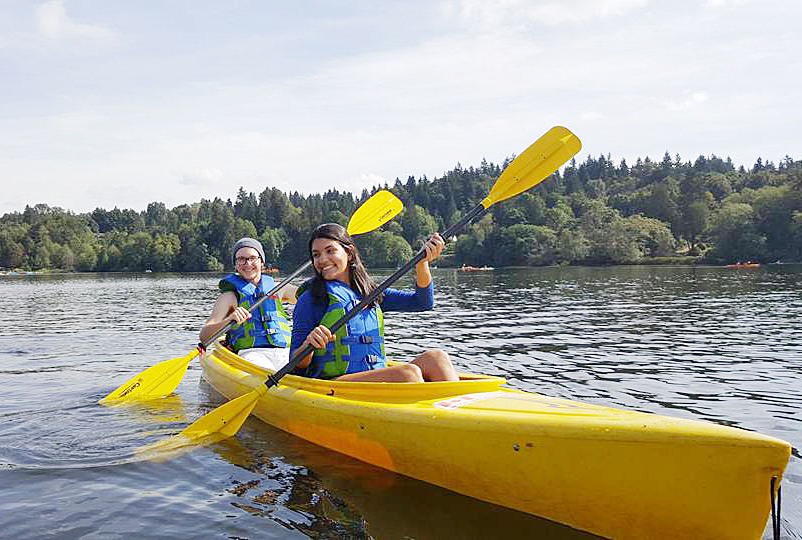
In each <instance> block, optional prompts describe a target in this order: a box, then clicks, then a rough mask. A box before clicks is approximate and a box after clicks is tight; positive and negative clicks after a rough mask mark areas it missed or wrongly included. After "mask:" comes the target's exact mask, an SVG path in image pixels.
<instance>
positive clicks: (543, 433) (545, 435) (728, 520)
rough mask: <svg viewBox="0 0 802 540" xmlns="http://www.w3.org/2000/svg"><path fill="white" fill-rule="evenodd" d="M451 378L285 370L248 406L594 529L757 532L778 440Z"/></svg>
mask: <svg viewBox="0 0 802 540" xmlns="http://www.w3.org/2000/svg"><path fill="white" fill-rule="evenodd" d="M201 363H202V365H203V377H204V378H205V379H206V380H207V381H208V382H209V384H211V385H212V387H213V388H215V390H217V391H218V392H220V393H221V394H222V395H224V396H225V397H227V398H228V399H232V398H235V397H237V396H240V395H243V394H245V393H247V392H250V391H251V390H253V389H254V388H255V387H256V386H257V385H259V384H262V382H263V381H264V379H265V376H266V375H267V374H268V372H267V371H265V370H263V369H262V368H259V367H257V366H255V365H253V364H250V363H248V362H246V361H245V360H243V359H242V358H240V357H239V356H237V355H236V354H234V353H232V352H231V351H228V350H227V349H224V348H221V347H217V348H215V349H213V350H212V351H210V352H207V353H206V354H204V356H203V357H202V359H201ZM460 376H461V380H460V381H458V382H436V383H420V384H416V383H364V382H362V383H356V382H337V381H324V380H318V379H308V378H304V377H297V376H293V375H287V376H285V377H284V378H283V379H281V383H280V384H279V385H278V386H277V387H275V388H271V389H270V390H269V391H268V392H267V393H266V394H265V395H264V396H262V397H261V398H260V400H259V402H258V404H257V405H256V408H255V409H254V414H255V415H256V416H257V417H258V418H260V419H261V420H263V421H264V422H267V423H268V424H271V425H273V426H275V427H277V428H279V429H282V430H284V431H287V432H289V433H292V434H293V435H297V436H298V437H301V438H303V439H306V440H308V441H311V442H313V443H316V444H319V445H321V446H324V447H326V448H330V449H332V450H335V451H337V452H341V453H343V454H347V455H349V456H351V457H354V458H356V459H360V460H362V461H365V462H367V463H371V464H373V465H376V466H378V467H383V468H385V469H388V470H391V471H395V472H397V473H400V474H404V475H407V476H411V477H413V478H417V479H419V480H423V481H425V482H429V483H432V484H436V485H438V486H442V487H444V488H446V489H450V490H453V491H456V492H458V493H462V494H464V495H468V496H470V497H475V498H477V499H481V500H484V501H488V502H491V503H495V504H499V505H502V506H505V507H509V508H514V509H516V510H520V511H522V512H528V513H530V514H534V515H536V516H540V517H544V518H547V519H550V520H553V521H557V522H560V523H564V524H566V525H570V526H572V527H575V528H577V529H581V530H584V531H588V532H591V533H594V534H597V535H601V536H605V537H610V538H622V539H627V538H633V539H648V538H694V539H697V540H700V539H705V538H709V539H716V540H722V539H730V538H732V539H736V538H737V539H758V538H760V537H761V535H762V533H763V529H764V527H765V524H766V521H767V520H768V517H769V513H770V508H771V503H770V501H771V494H770V485H771V479H772V477H776V479H777V480H776V484H777V485H779V481H780V480H781V478H782V474H783V472H784V470H785V466H786V465H787V463H788V460H789V457H790V453H791V447H790V445H789V444H788V443H787V442H785V441H782V440H780V439H775V438H773V437H769V436H766V435H761V434H759V433H754V432H751V431H745V430H742V429H737V428H732V427H726V426H721V425H718V424H713V423H709V422H703V421H698V420H685V419H680V418H670V417H667V416H659V415H656V414H648V413H639V412H633V411H626V410H620V409H613V408H609V407H602V406H598V405H591V404H586V403H580V402H576V401H571V400H567V399H559V398H553V397H548V396H544V395H540V394H533V393H528V392H523V391H520V390H512V389H509V388H504V387H503V386H502V385H503V384H504V382H505V380H504V379H503V378H500V377H488V376H482V375H473V374H467V373H461V374H460Z"/></svg>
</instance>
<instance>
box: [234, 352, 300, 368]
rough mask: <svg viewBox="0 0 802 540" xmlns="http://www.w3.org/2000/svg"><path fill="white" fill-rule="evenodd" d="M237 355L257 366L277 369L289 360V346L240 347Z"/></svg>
mask: <svg viewBox="0 0 802 540" xmlns="http://www.w3.org/2000/svg"><path fill="white" fill-rule="evenodd" d="M237 354H238V355H239V356H241V357H242V358H244V359H245V360H247V361H248V362H250V363H251V364H256V365H257V366H259V367H262V368H265V369H270V370H272V371H278V370H279V369H281V368H282V367H284V365H285V364H286V363H287V362H289V361H290V348H289V347H256V348H253V349H241V350H240V351H239V352H238V353H237Z"/></svg>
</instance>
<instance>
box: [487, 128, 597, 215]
mask: <svg viewBox="0 0 802 540" xmlns="http://www.w3.org/2000/svg"><path fill="white" fill-rule="evenodd" d="M581 148H582V142H581V141H580V140H579V138H578V137H577V136H576V135H574V134H573V133H571V131H569V130H568V129H567V128H564V127H562V126H555V127H553V128H551V129H550V130H548V131H547V132H546V133H545V134H543V136H542V137H540V138H539V139H538V140H536V141H535V142H533V143H532V144H531V145H530V146H529V148H527V149H526V150H524V151H523V152H522V153H521V155H519V156H518V157H516V158H515V159H514V160H513V161H512V163H510V164H509V165H507V168H506V169H504V172H502V173H501V176H499V178H498V180H496V183H495V184H494V185H493V188H492V189H491V190H490V193H489V194H488V195H487V197H485V200H483V201H482V206H484V207H485V208H490V206H492V205H494V204H495V203H497V202H499V201H503V200H505V199H509V198H510V197H514V196H515V195H518V194H519V193H521V192H523V191H526V190H527V189H529V188H531V187H533V186H536V185H537V184H539V183H540V182H542V181H543V180H545V179H546V178H547V177H548V176H549V175H550V174H551V173H553V172H554V171H556V170H557V169H559V168H560V167H561V166H562V165H563V164H564V163H565V162H566V161H568V160H569V159H571V158H572V157H574V156H575V155H576V154H577V152H579V150H580V149H581Z"/></svg>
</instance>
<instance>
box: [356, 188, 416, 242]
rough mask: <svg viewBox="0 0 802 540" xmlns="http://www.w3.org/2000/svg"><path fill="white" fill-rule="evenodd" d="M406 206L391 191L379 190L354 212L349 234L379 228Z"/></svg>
mask: <svg viewBox="0 0 802 540" xmlns="http://www.w3.org/2000/svg"><path fill="white" fill-rule="evenodd" d="M403 208H404V205H403V203H402V202H401V200H400V199H399V198H398V197H396V196H395V195H393V194H392V193H390V192H389V191H384V190H382V191H377V192H376V193H374V194H373V196H372V197H371V198H370V199H368V200H367V201H365V202H364V203H363V204H362V206H360V207H359V209H357V211H356V212H354V215H353V216H351V219H350V221H348V234H349V235H351V236H355V235H357V234H364V233H367V232H370V231H373V230H376V229H378V228H379V227H381V226H382V225H384V224H385V223H387V222H388V221H390V220H391V219H393V218H394V217H395V216H396V215H398V213H399V212H400V211H401V210H402V209H403Z"/></svg>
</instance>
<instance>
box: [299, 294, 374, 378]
mask: <svg viewBox="0 0 802 540" xmlns="http://www.w3.org/2000/svg"><path fill="white" fill-rule="evenodd" d="M326 290H327V293H328V300H329V305H328V307H327V308H326V311H325V312H324V313H323V319H322V320H321V321H320V324H323V325H324V326H327V327H329V328H331V327H332V326H333V325H334V323H335V322H337V321H338V320H339V319H340V318H341V317H342V316H343V315H345V314H346V313H347V312H348V311H350V310H351V308H353V307H354V306H356V305H357V304H359V302H361V301H362V299H361V298H360V297H359V296H357V295H356V293H355V292H354V291H353V290H351V288H350V287H349V286H347V285H345V284H344V283H342V282H340V281H327V282H326ZM334 335H335V339H334V341H333V342H330V343H328V344H327V345H326V348H325V349H317V350H315V353H314V354H313V355H312V360H311V361H310V362H309V366H307V368H306V372H305V373H304V375H305V376H307V377H315V378H318V379H333V378H335V377H339V376H340V375H345V374H347V373H359V372H362V371H369V370H371V369H378V368H383V367H385V366H386V365H387V363H386V361H385V357H384V314H383V313H382V310H381V308H380V307H378V306H372V307H369V308H365V309H363V310H362V311H360V312H359V313H358V314H357V315H355V316H354V317H353V318H352V319H351V320H350V321H348V323H347V324H345V325H344V326H343V327H342V328H340V329H339V330H337V332H336V333H335V334H334Z"/></svg>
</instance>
